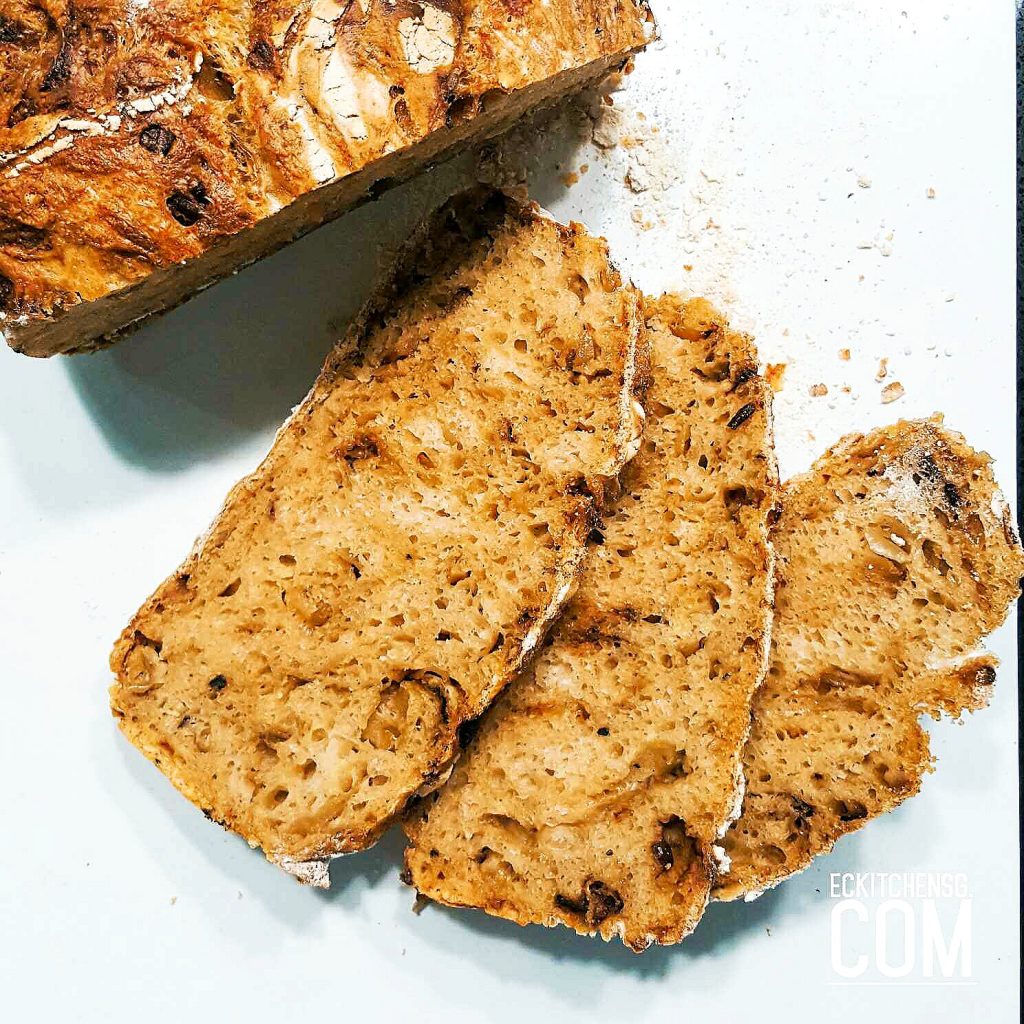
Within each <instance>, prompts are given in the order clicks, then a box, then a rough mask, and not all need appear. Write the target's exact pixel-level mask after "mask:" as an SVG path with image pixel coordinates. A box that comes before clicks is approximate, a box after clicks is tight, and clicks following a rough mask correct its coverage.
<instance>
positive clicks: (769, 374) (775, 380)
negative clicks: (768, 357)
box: [764, 363, 786, 394]
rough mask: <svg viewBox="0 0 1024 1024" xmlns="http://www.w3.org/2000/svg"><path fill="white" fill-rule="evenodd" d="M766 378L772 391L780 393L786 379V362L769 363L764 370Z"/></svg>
mask: <svg viewBox="0 0 1024 1024" xmlns="http://www.w3.org/2000/svg"><path fill="white" fill-rule="evenodd" d="M764 376H765V380H767V381H768V383H769V385H770V386H771V389H772V391H774V392H775V393H776V394H778V393H779V392H780V391H781V390H782V386H783V383H784V381H785V379H786V364H785V363H769V364H768V366H767V368H766V369H765V372H764Z"/></svg>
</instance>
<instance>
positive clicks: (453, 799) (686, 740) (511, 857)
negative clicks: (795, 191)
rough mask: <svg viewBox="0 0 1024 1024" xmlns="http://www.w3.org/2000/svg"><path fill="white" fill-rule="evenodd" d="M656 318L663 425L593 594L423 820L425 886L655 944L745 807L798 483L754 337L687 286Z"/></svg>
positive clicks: (448, 898)
mask: <svg viewBox="0 0 1024 1024" xmlns="http://www.w3.org/2000/svg"><path fill="white" fill-rule="evenodd" d="M648 330H649V335H650V340H651V350H652V351H651V359H652V383H651V387H650V390H649V392H648V394H647V396H646V400H645V405H646V408H647V411H648V422H647V429H646V433H645V438H644V443H643V446H642V448H641V452H640V454H639V455H638V456H637V458H636V459H634V460H633V462H632V463H630V465H629V466H628V467H627V468H626V470H625V471H624V473H623V477H622V482H621V494H620V495H619V496H618V497H617V500H616V501H615V502H614V503H613V504H612V505H611V507H610V508H609V510H608V514H607V516H606V518H605V521H604V523H603V525H602V526H601V527H600V528H599V529H598V530H596V531H595V532H594V534H593V535H592V538H591V539H592V550H591V554H590V560H589V562H588V565H587V569H586V571H585V573H584V575H583V579H582V582H581V585H580V590H579V592H578V594H577V595H576V597H575V598H574V599H573V600H572V602H571V603H570V604H569V606H568V607H567V609H566V612H565V614H564V615H563V617H562V618H561V620H560V621H559V622H558V623H557V625H556V626H555V628H554V629H553V630H552V632H551V634H550V635H549V637H548V640H547V642H546V643H545V645H544V647H543V649H542V650H541V652H540V653H539V655H538V657H537V659H536V661H535V662H534V663H533V664H532V665H531V666H530V667H529V668H528V669H527V671H526V672H525V673H524V674H523V675H522V676H521V677H520V678H519V679H517V680H516V681H515V682H514V683H513V684H512V685H511V686H510V687H509V688H508V690H506V692H505V693H504V694H503V695H502V697H501V698H499V700H498V702H497V703H496V704H495V706H494V708H493V709H492V710H491V711H490V712H489V713H488V714H487V715H486V716H485V717H484V719H483V722H482V725H481V726H480V729H479V733H478V735H477V736H476V738H475V739H474V740H473V741H472V743H471V744H470V746H469V747H468V749H467V751H466V753H465V754H464V756H463V757H462V759H461V760H460V761H459V763H458V764H457V765H456V767H455V771H454V772H453V775H452V778H451V780H450V781H449V782H448V783H447V784H446V785H445V786H444V787H442V788H441V789H439V790H438V792H437V793H436V794H434V795H433V796H431V797H428V798H427V799H426V800H424V801H422V802H421V803H419V804H418V805H414V806H413V807H412V808H411V810H410V813H409V815H408V816H407V819H406V831H407V833H408V836H409V839H410V843H411V845H410V846H409V848H408V849H407V851H406V869H407V876H406V877H407V880H408V881H410V882H411V884H413V885H415V886H416V888H417V889H418V890H419V891H420V892H421V893H422V894H424V895H426V896H428V897H430V898H431V899H434V900H437V901H438V902H441V903H446V904H449V905H453V906H466V907H478V908H480V909H483V910H485V911H486V912H487V913H490V914H494V915H496V916H499V917H505V918H508V919H510V920H512V921H515V922H517V923H519V924H529V923H538V924H545V925H556V924H563V925H567V926H569V927H570V928H573V929H575V930H576V931H578V932H580V933H584V934H595V933H596V934H599V935H601V936H602V937H604V938H605V939H609V938H611V937H613V936H620V937H621V938H622V939H623V941H624V942H625V943H627V944H628V945H629V946H631V947H632V948H633V949H635V950H637V951H639V950H642V949H644V948H646V947H647V946H648V945H650V944H651V943H652V942H658V943H673V942H678V941H679V940H681V939H682V938H683V937H684V936H685V935H687V934H688V933H689V932H690V931H691V930H692V929H693V928H694V926H695V925H696V923H697V921H698V919H699V917H700V915H701V913H702V912H703V910H704V907H705V906H706V904H707V901H708V897H709V892H710V888H711V884H712V880H713V877H714V872H715V849H714V847H715V844H716V843H717V842H718V841H719V837H720V836H721V834H722V832H723V831H724V829H725V827H726V826H727V824H728V823H729V821H730V820H731V818H732V817H733V816H734V815H735V813H736V811H737V804H738V798H739V795H740V785H741V776H740V775H739V761H740V755H741V752H742V750H743V744H744V741H745V739H746V736H747V732H748V728H749V722H750V702H751V698H752V696H753V693H754V690H755V688H756V687H757V685H758V683H759V682H760V680H761V678H762V676H763V674H764V672H765V670H766V668H767V644H768V633H769V628H770V620H771V579H772V572H771V553H770V549H769V544H768V518H769V514H770V512H771V510H772V509H773V508H774V505H775V501H776V498H777V470H776V467H775V459H774V452H773V447H772V435H771V411H770V397H771V392H770V389H769V388H768V387H767V386H766V383H765V381H764V380H763V379H762V378H761V377H760V376H759V375H758V373H757V356H756V352H755V350H754V348H753V345H752V344H751V342H750V340H749V339H748V338H746V337H743V336H742V335H739V334H737V333H735V332H733V331H730V330H729V329H728V327H727V326H726V325H725V324H724V322H723V320H722V319H721V317H719V316H718V314H717V313H716V312H715V311H714V310H712V309H711V308H710V307H709V306H708V305H707V304H706V303H705V302H703V301H701V300H697V301H693V302H689V303H685V302H683V301H681V300H679V299H677V298H675V297H671V296H670V297H666V298H664V299H662V300H660V301H658V302H654V303H650V304H649V306H648Z"/></svg>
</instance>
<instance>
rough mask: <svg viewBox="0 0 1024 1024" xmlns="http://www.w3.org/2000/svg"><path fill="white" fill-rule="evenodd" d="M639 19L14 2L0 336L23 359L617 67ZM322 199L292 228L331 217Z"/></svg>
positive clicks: (435, 1) (9, 12) (607, 8)
mask: <svg viewBox="0 0 1024 1024" xmlns="http://www.w3.org/2000/svg"><path fill="white" fill-rule="evenodd" d="M648 19H649V11H648V10H647V7H646V3H645V0H612V2H605V0H553V2H550V3H548V2H545V3H541V2H540V0H422V2H419V0H387V2H385V0H305V2H299V0H220V2H217V3H210V2H207V0H203V2H200V0H162V2H160V3H152V4H139V3H134V2H130V0H86V2H84V3H83V2H80V0H79V2H75V3H71V2H70V0H50V2H48V3H47V4H46V5H45V7H43V6H42V5H41V4H39V3H38V2H37V0H11V2H10V3H9V4H7V5H5V7H4V12H3V15H2V17H0V83H2V88H0V316H2V319H0V328H2V329H3V330H4V332H5V333H6V334H7V336H8V340H9V341H10V342H11V343H12V344H14V345H15V346H16V347H18V346H20V344H21V343H20V342H18V336H19V332H20V333H22V334H27V331H28V328H29V327H31V326H33V325H34V324H36V323H37V322H39V321H46V320H48V319H52V318H59V317H60V316H61V314H62V313H65V312H67V311H68V310H69V309H71V308H72V307H75V306H76V305H78V304H80V303H89V302H95V301H96V300H99V299H102V298H104V297H107V296H110V295H112V294H115V293H117V292H118V291H119V290H121V289H126V288H129V287H131V286H134V285H139V284H140V283H141V282H143V281H145V280H146V279H147V278H148V277H149V276H150V275H151V274H153V273H154V272H155V271H158V270H168V269H169V268H174V267H176V266H177V265H179V264H181V263H183V262H185V261H191V260H194V259H196V258H197V257H199V256H200V255H203V254H205V253H208V252H211V251H213V250H215V249H217V248H218V247H219V246H220V245H221V243H224V242H226V240H228V239H231V238H232V237H233V236H236V235H237V234H238V233H239V232H242V231H244V230H245V229H246V228H249V227H252V226H254V225H256V224H259V223H261V222H263V221H265V220H266V219H267V218H269V217H271V216H272V215H273V214H274V213H275V212H276V211H279V210H281V209H282V208H283V207H287V206H288V205H289V204H290V203H292V202H293V201H294V200H296V199H298V198H300V197H302V196H305V195H307V194H308V193H310V192H312V191H315V190H317V189H318V188H319V186H321V185H324V184H325V183H327V182H337V181H338V180H339V179H343V178H345V177H346V176H351V175H352V174H354V173H355V172H357V171H361V170H362V169H364V168H367V167H370V166H372V165H373V164H374V162H375V161H379V160H381V159H382V158H383V157H385V156H387V155H389V154H393V153H397V152H399V151H404V150H406V149H408V148H410V147H412V146H415V145H416V144H417V143H418V142H420V141H422V140H424V139H427V138H428V137H430V136H431V135H433V134H436V133H440V132H443V131H445V130H447V129H450V128H453V127H458V126H459V125H462V124H465V123H467V122H470V121H472V120H473V119H474V118H476V117H477V116H478V115H479V114H481V112H482V111H483V109H484V108H485V107H486V106H488V105H489V104H492V103H493V102H494V99H495V97H499V96H501V95H505V94H509V93H517V92H518V91H520V90H523V89H524V88H526V87H530V86H535V85H536V84H537V83H541V82H544V81H547V80H550V79H553V78H554V77H555V76H558V75H560V74H562V73H563V72H567V71H571V70H573V69H579V68H581V67H584V66H587V65H589V64H590V63H592V62H595V61H598V60H600V59H602V58H606V57H608V56H609V55H618V56H620V57H625V56H626V55H628V53H630V52H632V51H634V50H636V49H637V48H639V47H640V46H642V45H644V43H645V42H646V41H647V39H648V38H649V37H650V32H651V27H650V25H649V24H648ZM543 98H545V97H543V96H538V99H543ZM548 98H549V97H548ZM435 156H436V154H435ZM366 185H367V187H369V186H370V185H372V179H370V180H368V181H367V183H366ZM322 205H323V207H324V208H323V209H318V208H317V204H316V203H312V204H310V208H309V209H308V210H304V211H303V213H302V216H301V218H299V219H298V220H297V222H296V224H295V226H294V228H293V229H292V233H293V234H294V233H296V232H298V231H301V230H308V229H309V227H311V226H314V225H315V224H316V223H320V222H322V220H323V219H325V218H326V217H328V216H333V215H335V214H336V213H337V212H339V211H338V210H337V209H332V208H331V207H330V203H329V202H328V200H327V199H325V200H324V203H323V204H322ZM349 205H351V202H350V203H349ZM283 240H285V239H279V240H275V241H274V243H273V244H280V243H281V241H283ZM253 244H254V245H257V246H259V245H269V244H271V243H270V241H269V236H268V240H267V241H254V242H253ZM263 254H264V252H263V251H256V252H252V253H249V254H248V255H243V256H239V257H233V265H236V266H237V265H238V264H239V263H241V262H245V261H246V260H250V261H251V259H254V258H258V257H259V256H260V255H263ZM230 269H232V266H224V267H217V268H216V274H217V275H221V274H223V273H225V272H227V271H228V270H230ZM203 283H209V281H205V282H203V281H200V282H198V283H197V284H194V285H193V287H197V286H201V284H203ZM179 299H180V297H179ZM147 301H149V302H151V303H153V302H159V301H161V300H160V298H159V297H153V298H151V299H149V300H147ZM163 301H164V304H165V305H166V302H167V301H169V297H165V298H164V300H163ZM157 308H160V307H157ZM146 312H152V310H145V309H143V310H133V315H134V316H141V315H145V313H146ZM104 326H105V332H106V333H109V332H110V331H111V330H113V329H116V328H117V327H122V326H124V323H120V324H118V323H115V324H113V325H110V324H107V325H104ZM83 330H87V329H86V328H85V327H83ZM95 340H96V336H95V334H92V335H89V336H83V337H82V338H80V339H78V342H77V344H79V345H80V346H83V347H84V346H86V345H88V344H90V343H92V342H94V341H95ZM54 344H56V342H55V343H54ZM61 346H62V347H63V348H65V349H66V348H69V347H71V343H70V342H68V343H67V344H65V343H64V342H63V341H62V342H61ZM54 350H55V349H54V348H50V349H49V350H48V349H47V345H46V343H45V341H40V340H38V339H36V340H35V341H34V342H33V345H32V354H49V351H54Z"/></svg>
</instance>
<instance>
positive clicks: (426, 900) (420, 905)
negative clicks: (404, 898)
mask: <svg viewBox="0 0 1024 1024" xmlns="http://www.w3.org/2000/svg"><path fill="white" fill-rule="evenodd" d="M428 906H430V897H429V896H424V895H423V893H421V892H418V893H416V899H414V900H413V902H412V912H413V913H414V914H415V915H416V916H417V917H418V916H419V915H420V914H422V913H423V911H424V910H425V909H426V908H427V907H428Z"/></svg>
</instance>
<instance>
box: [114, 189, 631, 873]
mask: <svg viewBox="0 0 1024 1024" xmlns="http://www.w3.org/2000/svg"><path fill="white" fill-rule="evenodd" d="M545 260H546V261H547V262H546V263H545ZM499 267H500V270H499V269H498V268H499ZM539 268H540V269H539ZM514 275H517V276H514ZM510 281H515V282H517V283H516V284H510V283H509V282H510ZM530 281H535V282H536V285H535V287H533V289H532V290H531V287H530V286H529V283H528V282H530ZM573 282H577V283H578V287H577V289H576V290H575V291H574V290H573V287H572V285H573ZM641 327H642V320H641V318H640V316H639V302H638V296H637V294H636V292H635V291H634V290H633V289H632V288H630V287H628V286H624V285H623V283H622V281H621V279H620V278H619V276H618V275H617V274H616V273H615V272H614V271H613V270H612V268H611V267H610V265H609V264H608V261H607V251H606V247H605V246H604V244H603V243H601V242H598V241H597V240H595V239H592V238H590V237H588V236H587V235H586V234H585V233H584V232H583V231H582V229H581V228H580V227H579V226H578V225H570V226H568V227H565V226H563V225H559V224H556V223H554V222H553V221H551V220H550V219H547V218H544V217H541V216H540V215H539V214H538V211H537V210H536V208H535V207H533V206H532V205H529V204H525V205H524V204H522V203H520V202H518V201H516V200H513V199H511V198H510V197H508V196H504V195H502V194H500V193H492V192H489V191H487V190H473V191H471V192H469V193H466V194H464V195H462V196H459V197H456V198H455V199H454V200H452V201H450V202H449V203H448V204H446V206H445V207H444V208H443V209H442V211H440V213H439V214H438V215H436V216H435V217H434V218H432V219H431V220H430V221H429V222H428V223H427V225H426V226H425V228H424V229H423V230H422V231H421V232H420V233H419V234H418V235H417V237H416V238H415V239H414V241H413V243H412V244H411V245H410V248H409V251H408V252H407V254H406V255H405V257H404V259H403V261H402V263H401V264H400V266H399V268H398V269H397V270H396V272H395V274H394V275H393V278H392V280H391V282H390V283H389V285H388V286H387V287H386V288H385V289H383V290H382V292H381V294H380V295H379V296H378V297H377V298H376V299H375V300H374V301H373V302H372V303H371V304H370V305H369V306H368V307H367V309H366V311H365V312H364V314H363V315H362V317H361V318H360V320H359V322H358V323H357V324H356V325H355V326H354V327H353V328H352V330H351V331H350V332H349V335H348V338H347V340H346V341H345V342H343V343H342V344H341V345H340V346H339V348H338V350H337V351H336V352H335V353H334V354H333V355H332V357H331V358H330V359H329V360H328V362H327V364H326V366H325V368H324V371H323V373H322V375H321V377H320V379H319V380H318V382H317V384H316V386H315V387H314V389H313V391H312V392H311V394H310V396H309V398H307V400H306V401H305V402H304V403H303V405H302V406H300V408H299V409H298V410H297V411H296V413H295V414H294V416H293V417H292V418H291V420H290V421H289V422H288V424H287V425H286V426H285V428H283V429H282V431H281V432H280V433H279V435H278V438H277V440H276V442H275V445H274V448H273V449H272V451H271V453H270V454H269V455H268V457H267V458H266V460H265V461H264V462H263V464H262V465H261V466H260V467H259V469H258V470H257V471H256V472H255V473H254V474H253V475H252V476H250V477H247V478H246V479H245V480H243V481H241V482H240V483H239V484H238V485H237V486H236V487H235V488H234V490H233V491H232V492H231V494H230V495H229V496H228V499H227V502H226V503H225V506H224V510H223V511H222V513H221V514H220V516H219V517H218V519H217V520H216V521H215V523H214V525H213V527H212V528H211V530H210V532H209V534H208V535H207V536H206V537H205V538H203V540H202V541H201V543H200V544H199V545H198V546H197V548H196V550H195V551H194V552H193V554H192V555H191V556H190V557H189V559H188V560H187V561H186V562H185V564H184V565H183V566H182V567H181V568H180V569H179V570H178V572H176V573H175V574H174V575H173V576H172V577H171V578H170V579H168V580H167V581H166V582H165V583H164V584H163V585H162V586H161V587H160V588H159V589H158V590H157V591H156V593H154V595H153V596H152V597H151V598H150V600H149V601H148V602H147V603H146V604H145V605H144V606H143V608H142V609H141V610H140V611H139V612H138V614H137V615H136V616H135V618H134V619H133V620H132V622H131V623H130V624H129V626H128V627H127V628H126V629H125V631H124V632H123V633H122V636H121V638H120V639H119V641H118V643H117V646H116V647H115V650H114V652H113V654H112V655H111V667H112V669H113V671H114V672H115V674H116V675H117V682H116V683H115V685H114V687H113V688H112V691H111V700H112V706H113V709H114V713H115V715H116V716H117V718H118V720H119V724H120V725H121V728H122V729H123V730H124V732H125V733H126V734H127V735H128V737H129V738H130V739H131V740H132V742H133V743H135V744H136V746H138V747H139V749H140V750H142V751H143V753H145V754H146V756H148V757H150V758H151V759H152V760H153V761H154V762H155V763H157V764H158V766H159V767H160V768H161V769H162V770H163V771H164V772H165V773H166V774H167V775H168V777H169V778H170V779H171V781H172V782H173V783H174V784H175V786H177V788H178V789H179V790H181V792H182V793H184V794H185V795H186V796H187V797H188V798H189V799H191V800H192V801H193V802H194V803H196V804H197V805H198V806H199V807H201V808H203V809H204V810H205V811H206V812H207V813H208V815H209V816H210V817H212V818H214V819H215V820H217V821H220V822H221V823H222V824H224V825H225V826H227V827H229V828H231V829H233V830H235V831H237V832H239V833H240V834H242V835H243V836H244V837H245V838H246V839H248V840H249V841H250V843H252V844H254V845H259V846H261V847H262V848H263V849H264V850H265V852H266V853H267V855H268V856H269V857H270V858H271V859H272V860H274V861H276V862H278V863H280V864H282V865H283V866H286V867H287V868H288V870H291V871H293V873H295V874H297V875H299V876H301V877H304V878H305V879H307V880H309V879H315V880H318V881H326V873H325V872H323V871H319V872H317V871H316V870H314V868H312V867H311V866H310V865H308V864H307V863H305V862H308V861H312V860H317V859H322V858H326V857H330V856H332V855H335V854H338V853H343V852H351V851H353V850H357V849H361V848H363V847H365V846H367V845H369V844H370V843H371V842H373V841H374V840H375V839H376V837H377V836H378V835H379V834H380V832H381V831H382V830H383V828H384V827H385V826H386V824H387V823H388V820H389V819H390V818H391V816H393V815H394V814H395V813H396V812H398V811H399V810H400V809H401V808H402V806H403V805H404V803H405V802H406V800H407V799H408V798H409V797H410V796H411V795H412V794H413V793H414V792H416V791H422V790H424V789H426V788H430V787H432V786H435V785H437V784H438V783H439V782H440V781H442V780H443V778H444V776H445V772H446V771H447V770H448V766H449V764H450V762H451V760H452V758H453V757H454V756H455V754H456V752H457V749H458V739H457V738H458V729H459V726H460V724H461V723H462V722H463V721H465V720H466V719H472V718H475V717H476V716H477V715H479V714H480V713H481V712H482V711H483V710H484V709H485V707H486V706H487V705H488V704H489V703H490V701H491V700H492V699H493V698H494V697H495V696H496V694H497V693H498V691H499V690H500V689H501V688H502V687H503V686H504V685H505V683H506V682H507V681H508V680H509V679H510V678H511V677H512V676H513V675H515V674H516V673H517V672H518V671H519V670H520V668H521V666H522V664H523V661H524V659H525V658H526V657H528V656H529V655H530V653H531V652H532V651H533V650H534V648H535V647H536V645H537V644H538V643H539V641H540V639H541V638H542V636H543V634H544V633H545V631H546V630H547V628H548V626H549V625H550V622H551V620H552V618H553V617H554V616H555V615H556V614H557V612H558V610H559V609H560V608H561V607H562V605H563V604H564V602H565V601H566V600H567V598H568V596H569V594H570V593H571V590H572V588H573V586H574V584H575V581H576V578H577V577H578V575H579V573H580V571H581V566H582V558H583V552H584V546H585V541H586V538H587V536H588V534H589V533H590V531H591V529H592V528H593V525H594V523H595V521H596V515H595V504H596V501H597V500H598V498H599V496H600V493H601V490H602V488H603V485H604V481H605V480H606V478H608V477H610V476H614V474H616V473H617V472H618V470H619V468H620V467H621V466H622V464H623V462H624V461H625V460H626V459H628V458H629V457H630V456H631V455H632V453H633V452H634V451H635V449H636V447H637V445H638V443H639V433H640V429H641V422H640V420H639V419H638V413H637V410H636V409H635V408H634V405H635V404H636V393H637V389H638V388H639V386H640V381H639V378H638V374H637V372H636V367H637V365H643V363H644V360H643V358H642V351H643V348H644V346H645V340H644V337H643V334H642V330H641ZM623 395H625V396H627V397H628V399H629V402H628V408H625V407H624V406H623V404H622V402H621V399H622V397H623Z"/></svg>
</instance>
